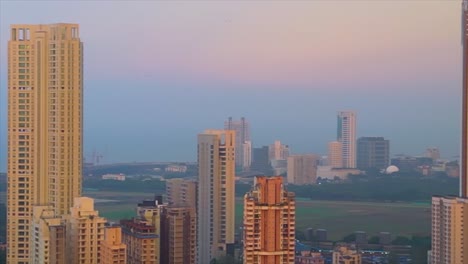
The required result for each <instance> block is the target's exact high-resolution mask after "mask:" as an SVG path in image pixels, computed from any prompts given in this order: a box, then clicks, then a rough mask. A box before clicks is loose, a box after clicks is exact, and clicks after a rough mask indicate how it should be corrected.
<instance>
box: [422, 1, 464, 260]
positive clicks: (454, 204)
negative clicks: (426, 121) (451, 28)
mask: <svg viewBox="0 0 468 264" xmlns="http://www.w3.org/2000/svg"><path fill="white" fill-rule="evenodd" d="M462 45H463V84H462V98H463V99H462V133H461V135H462V140H461V143H462V145H461V161H460V165H461V172H460V196H459V197H441V196H433V197H432V236H431V237H432V249H431V251H430V254H431V256H430V259H431V261H432V263H437V264H455V263H462V264H467V263H468V228H467V227H466V224H464V223H466V222H468V0H463V2H462Z"/></svg>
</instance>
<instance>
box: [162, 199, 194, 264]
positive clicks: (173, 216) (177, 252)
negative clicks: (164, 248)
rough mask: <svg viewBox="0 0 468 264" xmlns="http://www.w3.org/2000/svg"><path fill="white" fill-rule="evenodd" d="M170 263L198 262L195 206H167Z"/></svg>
mask: <svg viewBox="0 0 468 264" xmlns="http://www.w3.org/2000/svg"><path fill="white" fill-rule="evenodd" d="M166 217H167V225H168V229H169V235H168V241H167V242H168V251H169V252H168V260H169V261H168V262H167V263H168V264H185V263H196V257H197V251H196V249H197V235H196V227H197V219H196V214H195V208H192V207H183V206H180V207H168V208H167V214H166Z"/></svg>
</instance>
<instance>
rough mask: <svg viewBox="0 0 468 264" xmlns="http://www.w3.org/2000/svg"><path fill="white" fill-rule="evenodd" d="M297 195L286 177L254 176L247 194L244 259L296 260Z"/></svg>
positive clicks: (257, 263)
mask: <svg viewBox="0 0 468 264" xmlns="http://www.w3.org/2000/svg"><path fill="white" fill-rule="evenodd" d="M295 207H296V205H295V198H294V193H292V192H288V191H286V190H285V189H284V185H283V177H281V176H277V177H271V178H268V177H264V176H258V177H256V178H255V183H254V186H253V188H252V190H251V191H250V192H248V193H247V194H245V196H244V263H245V264H261V263H268V264H283V263H287V264H294V258H295V242H296V239H295V229H296V222H295V220H296V218H295Z"/></svg>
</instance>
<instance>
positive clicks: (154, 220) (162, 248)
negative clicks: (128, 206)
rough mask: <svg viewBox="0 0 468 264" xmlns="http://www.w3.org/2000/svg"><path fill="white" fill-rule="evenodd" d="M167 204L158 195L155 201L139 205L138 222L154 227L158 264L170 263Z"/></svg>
mask: <svg viewBox="0 0 468 264" xmlns="http://www.w3.org/2000/svg"><path fill="white" fill-rule="evenodd" d="M166 208H167V204H163V200H162V196H160V195H158V196H156V197H155V199H154V200H144V201H143V202H141V203H139V204H138V207H137V218H136V221H139V222H143V223H146V224H148V225H151V226H153V227H154V234H155V235H156V236H157V237H156V239H155V240H154V245H153V247H152V248H153V250H154V251H155V253H156V264H163V263H167V262H168V254H167V252H168V246H167V238H168V228H167V221H166Z"/></svg>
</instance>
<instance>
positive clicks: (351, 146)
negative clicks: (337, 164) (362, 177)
mask: <svg viewBox="0 0 468 264" xmlns="http://www.w3.org/2000/svg"><path fill="white" fill-rule="evenodd" d="M337 140H338V141H339V142H341V154H342V155H343V168H356V113H355V112H352V111H341V112H338V136H337Z"/></svg>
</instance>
